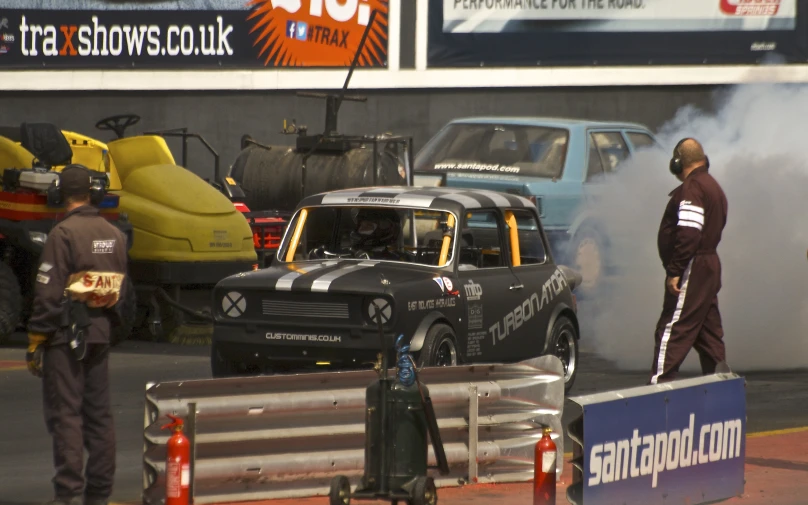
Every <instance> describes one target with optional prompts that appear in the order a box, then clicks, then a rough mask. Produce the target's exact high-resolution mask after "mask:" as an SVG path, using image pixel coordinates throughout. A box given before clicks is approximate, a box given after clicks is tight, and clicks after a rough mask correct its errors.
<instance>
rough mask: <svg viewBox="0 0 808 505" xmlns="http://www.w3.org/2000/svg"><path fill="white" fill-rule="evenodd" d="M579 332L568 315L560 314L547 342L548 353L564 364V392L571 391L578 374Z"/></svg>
mask: <svg viewBox="0 0 808 505" xmlns="http://www.w3.org/2000/svg"><path fill="white" fill-rule="evenodd" d="M578 338H579V337H578V332H577V331H576V329H575V325H574V324H572V321H571V320H570V319H569V318H568V317H566V316H559V317H558V319H556V321H555V323H553V331H552V333H550V340H549V341H548V342H547V352H546V354H548V355H550V356H555V357H557V358H558V359H560V360H561V363H562V365H564V393H569V391H570V390H571V389H572V385H573V384H574V383H575V378H576V377H577V376H578Z"/></svg>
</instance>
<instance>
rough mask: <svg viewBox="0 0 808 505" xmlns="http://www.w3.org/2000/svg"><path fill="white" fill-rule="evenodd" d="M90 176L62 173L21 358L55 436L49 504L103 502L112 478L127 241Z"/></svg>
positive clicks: (80, 171) (80, 170) (75, 170)
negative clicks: (94, 198)
mask: <svg viewBox="0 0 808 505" xmlns="http://www.w3.org/2000/svg"><path fill="white" fill-rule="evenodd" d="M91 180H92V179H91V173H90V171H89V170H88V169H87V168H86V167H84V166H81V165H69V166H67V167H65V169H64V170H63V171H62V173H61V177H60V192H61V195H62V199H63V201H64V203H65V205H66V211H67V212H66V215H65V216H64V218H63V220H62V221H60V222H59V223H58V224H57V225H56V226H55V227H54V228H53V230H51V232H50V234H49V235H48V240H47V242H46V243H45V247H44V250H43V252H42V256H41V258H40V264H39V269H38V271H37V276H36V283H35V292H34V301H33V308H32V314H31V317H30V319H29V322H28V340H29V345H28V352H27V354H26V361H27V362H28V368H29V370H30V371H31V373H32V374H34V375H35V376H38V377H41V378H42V379H43V383H42V385H43V395H44V401H43V405H44V413H45V422H46V425H47V427H48V432H49V433H50V435H51V436H52V438H53V459H54V466H55V467H56V476H55V477H54V478H53V485H54V490H55V500H54V501H52V502H50V503H52V504H55V505H56V504H58V505H81V504H82V501H83V503H84V505H105V504H106V503H107V501H108V499H109V497H110V495H111V494H112V484H113V479H114V475H115V431H114V426H113V419H112V411H111V409H110V398H109V396H110V395H109V375H108V355H109V347H110V334H111V331H112V329H113V326H115V325H116V324H119V323H120V312H119V311H120V310H121V307H120V305H121V304H120V303H119V300H121V299H125V297H124V296H123V294H122V292H121V288H122V286H123V285H124V279H125V277H126V272H127V268H126V264H127V254H126V252H127V244H126V236H125V235H124V234H123V233H122V232H121V231H120V230H119V229H117V228H116V227H115V226H113V225H112V224H110V223H109V222H108V221H107V220H106V219H105V218H103V217H102V216H100V215H99V211H98V209H97V208H95V207H93V206H92V205H91V204H90V190H91ZM77 336H78V337H79V338H76V337H77ZM85 448H86V449H87V451H88V452H89V459H88V461H87V468H86V473H85V472H84V471H83V467H84V449H85ZM85 475H86V479H85Z"/></svg>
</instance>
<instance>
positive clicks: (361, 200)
mask: <svg viewBox="0 0 808 505" xmlns="http://www.w3.org/2000/svg"><path fill="white" fill-rule="evenodd" d="M352 204H355V205H370V206H374V207H375V206H378V207H410V208H412V207H417V208H424V209H436V210H437V209H440V210H448V211H451V212H454V213H457V214H460V213H463V212H464V211H466V210H469V209H479V208H484V207H511V208H514V207H515V208H531V207H533V208H535V207H536V205H535V204H534V203H533V202H531V201H530V200H528V199H527V198H525V197H523V196H519V195H512V194H510V193H502V192H499V191H490V190H484V189H468V188H447V187H421V186H372V187H367V188H351V189H340V190H336V191H328V192H325V193H319V194H317V195H312V196H308V197H306V198H304V199H303V200H301V201H300V203H299V204H298V208H303V207H314V206H330V205H352Z"/></svg>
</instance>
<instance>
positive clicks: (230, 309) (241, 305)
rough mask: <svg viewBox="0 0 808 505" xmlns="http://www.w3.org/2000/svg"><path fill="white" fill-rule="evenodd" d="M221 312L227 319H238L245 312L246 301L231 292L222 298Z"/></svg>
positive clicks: (239, 294)
mask: <svg viewBox="0 0 808 505" xmlns="http://www.w3.org/2000/svg"><path fill="white" fill-rule="evenodd" d="M222 310H223V311H224V313H225V314H226V315H227V316H228V317H239V316H241V315H242V314H244V311H246V310H247V300H246V299H245V298H244V295H242V294H241V293H239V292H237V291H231V292H229V293H227V294H226V295H224V298H222Z"/></svg>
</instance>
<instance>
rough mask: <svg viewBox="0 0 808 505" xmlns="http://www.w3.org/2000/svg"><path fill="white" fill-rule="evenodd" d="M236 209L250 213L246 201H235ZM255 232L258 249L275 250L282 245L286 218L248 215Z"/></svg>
mask: <svg viewBox="0 0 808 505" xmlns="http://www.w3.org/2000/svg"><path fill="white" fill-rule="evenodd" d="M233 205H235V207H236V210H238V211H239V212H241V213H242V214H248V213H249V212H250V208H249V207H247V205H246V204H245V203H242V202H234V203H233ZM247 219H248V220H249V221H250V227H251V228H252V232H253V245H254V246H255V249H256V250H257V251H275V250H277V249H278V248H279V247H280V246H281V239H282V238H283V229H284V227H285V226H286V224H287V223H286V220H285V219H283V218H282V217H248V218H247Z"/></svg>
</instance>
